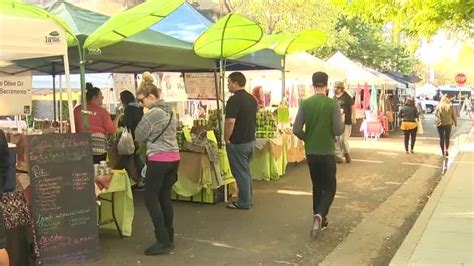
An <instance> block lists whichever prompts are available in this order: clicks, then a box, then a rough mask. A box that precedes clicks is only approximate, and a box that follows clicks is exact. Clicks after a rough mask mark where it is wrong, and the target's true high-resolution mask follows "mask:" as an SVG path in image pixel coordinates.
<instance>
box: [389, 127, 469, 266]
mask: <svg viewBox="0 0 474 266" xmlns="http://www.w3.org/2000/svg"><path fill="white" fill-rule="evenodd" d="M473 173H474V129H472V128H471V130H470V133H469V134H468V136H467V138H466V141H465V142H464V144H462V145H461V146H460V147H459V153H458V155H457V157H456V158H455V160H454V162H453V164H452V166H451V168H450V169H449V170H448V172H447V173H446V175H445V176H444V177H443V179H442V180H441V182H440V183H439V185H438V186H437V188H436V189H435V191H434V192H433V194H432V196H431V198H430V200H429V201H428V203H427V204H426V206H425V208H424V209H423V211H422V213H421V214H420V216H419V217H418V219H417V221H416V223H415V225H414V226H413V228H412V229H411V230H410V233H409V234H408V235H407V237H406V238H405V240H404V242H403V243H402V245H401V246H400V248H399V249H398V251H397V253H396V254H395V256H394V257H393V259H392V261H391V263H390V265H474V191H473V190H474V184H473V183H474V180H473V178H474V176H473V175H474V174H473Z"/></svg>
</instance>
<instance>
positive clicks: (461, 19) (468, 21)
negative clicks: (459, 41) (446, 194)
mask: <svg viewBox="0 0 474 266" xmlns="http://www.w3.org/2000/svg"><path fill="white" fill-rule="evenodd" d="M334 3H337V4H339V6H342V7H344V8H345V9H346V10H347V11H348V12H349V13H351V14H353V15H355V16H360V17H363V18H364V19H366V21H368V22H370V23H378V24H384V23H391V24H393V34H394V35H395V36H397V37H400V34H407V35H409V36H413V37H417V38H419V37H432V36H434V35H435V34H436V33H437V32H438V31H439V30H447V31H451V32H457V33H462V34H463V35H470V36H471V37H472V35H473V33H474V32H473V28H474V1H472V0H352V1H348V2H345V1H344V2H341V1H340V0H334Z"/></svg>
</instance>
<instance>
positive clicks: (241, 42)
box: [193, 13, 263, 59]
mask: <svg viewBox="0 0 474 266" xmlns="http://www.w3.org/2000/svg"><path fill="white" fill-rule="evenodd" d="M262 37H263V29H262V27H260V26H259V25H258V24H257V23H255V22H253V21H251V20H249V19H247V18H245V17H242V16H240V15H236V14H233V13H230V14H228V15H226V16H225V17H223V18H221V19H220V20H218V21H217V22H216V23H214V24H213V25H212V26H211V27H209V28H208V29H207V30H206V31H205V32H204V33H203V34H201V35H200V36H199V38H198V39H197V40H196V41H195V42H194V46H193V49H194V52H195V53H196V54H197V55H199V56H201V57H204V58H215V59H227V58H231V57H233V56H235V55H238V54H241V53H242V52H244V51H245V50H247V49H249V48H251V47H252V46H254V45H256V44H257V43H258V42H260V40H261V39H262Z"/></svg>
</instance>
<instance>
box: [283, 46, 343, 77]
mask: <svg viewBox="0 0 474 266" xmlns="http://www.w3.org/2000/svg"><path fill="white" fill-rule="evenodd" d="M316 71H324V72H326V73H327V74H328V75H329V79H330V80H334V81H337V80H344V79H345V76H346V73H345V72H344V71H343V70H341V69H337V68H335V67H333V66H331V65H329V64H327V63H326V62H325V61H324V60H322V59H319V58H317V57H315V56H313V55H311V54H309V53H306V52H301V53H295V54H290V55H287V56H286V72H287V75H288V77H303V78H306V79H308V80H310V79H311V75H312V74H313V73H314V72H316Z"/></svg>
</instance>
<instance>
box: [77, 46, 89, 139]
mask: <svg viewBox="0 0 474 266" xmlns="http://www.w3.org/2000/svg"><path fill="white" fill-rule="evenodd" d="M78 49H79V72H80V78H81V107H82V126H83V129H82V130H83V131H84V132H87V131H88V129H89V115H88V112H87V98H86V61H85V59H84V50H83V48H82V45H79V46H78Z"/></svg>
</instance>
